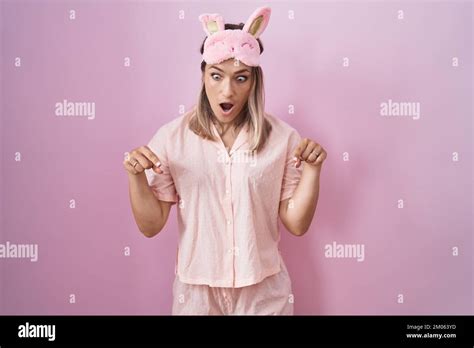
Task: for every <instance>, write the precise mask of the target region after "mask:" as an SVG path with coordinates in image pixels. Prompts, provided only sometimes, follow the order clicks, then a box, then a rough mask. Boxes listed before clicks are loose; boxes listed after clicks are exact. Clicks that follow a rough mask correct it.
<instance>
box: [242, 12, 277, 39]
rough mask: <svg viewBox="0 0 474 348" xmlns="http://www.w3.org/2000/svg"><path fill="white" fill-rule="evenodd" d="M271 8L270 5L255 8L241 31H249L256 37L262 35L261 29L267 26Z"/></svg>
mask: <svg viewBox="0 0 474 348" xmlns="http://www.w3.org/2000/svg"><path fill="white" fill-rule="evenodd" d="M271 13H272V9H271V8H270V7H259V8H257V9H256V10H255V11H254V12H253V13H252V14H251V15H250V17H249V19H247V22H246V23H245V25H244V27H243V28H242V30H243V31H247V32H249V33H250V34H251V35H253V36H254V37H255V38H256V39H257V38H258V37H259V36H260V35H262V33H263V31H264V30H265V28H266V27H267V24H268V21H269V20H270V14H271Z"/></svg>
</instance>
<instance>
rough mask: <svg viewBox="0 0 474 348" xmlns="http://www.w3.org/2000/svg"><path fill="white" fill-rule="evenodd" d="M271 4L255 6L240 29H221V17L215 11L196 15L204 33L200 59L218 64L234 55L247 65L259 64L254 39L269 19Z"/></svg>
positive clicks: (258, 48) (257, 50) (257, 47)
mask: <svg viewBox="0 0 474 348" xmlns="http://www.w3.org/2000/svg"><path fill="white" fill-rule="evenodd" d="M271 11H272V10H271V8H270V7H259V8H257V9H256V10H255V11H254V12H253V13H252V14H251V15H250V17H249V19H247V22H246V23H245V25H244V27H243V28H242V30H240V29H236V30H232V29H227V30H225V29H224V18H222V16H221V15H220V14H218V13H203V14H202V15H200V16H199V20H200V21H201V23H202V26H203V28H204V31H205V32H206V34H207V38H206V41H205V42H204V53H203V59H204V61H205V62H206V63H207V64H219V63H221V62H223V61H224V60H227V59H229V58H235V59H237V60H239V61H241V62H242V63H244V64H246V65H249V66H258V65H259V58H260V47H259V45H258V42H257V39H258V37H259V36H260V35H261V34H262V33H263V31H264V30H265V28H266V27H267V24H268V21H269V20H270V14H271Z"/></svg>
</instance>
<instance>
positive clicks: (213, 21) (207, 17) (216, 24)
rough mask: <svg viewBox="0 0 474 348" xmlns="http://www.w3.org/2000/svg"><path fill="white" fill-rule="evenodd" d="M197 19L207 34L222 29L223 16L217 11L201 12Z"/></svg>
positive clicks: (209, 34)
mask: <svg viewBox="0 0 474 348" xmlns="http://www.w3.org/2000/svg"><path fill="white" fill-rule="evenodd" d="M199 20H200V21H201V23H202V27H203V29H204V31H205V32H206V34H207V36H211V35H212V34H214V33H216V32H218V31H224V18H222V16H221V15H220V14H218V13H203V14H202V15H200V16H199Z"/></svg>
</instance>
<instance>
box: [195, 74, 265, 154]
mask: <svg viewBox="0 0 474 348" xmlns="http://www.w3.org/2000/svg"><path fill="white" fill-rule="evenodd" d="M242 113H243V116H242V117H240V116H239V117H240V119H239V121H238V124H236V130H238V129H240V128H241V127H242V126H244V125H245V123H247V124H248V126H249V150H250V151H254V150H255V151H256V152H258V151H260V150H261V149H263V147H264V146H265V143H266V141H267V139H268V137H269V136H270V132H271V129H272V126H271V124H270V122H269V121H268V120H267V118H266V117H265V89H264V85H263V71H262V69H261V68H260V67H259V66H257V67H252V86H251V87H250V94H249V97H248V100H247V103H245V105H244V108H243V109H242ZM215 120H216V117H215V115H214V113H213V111H212V108H211V105H210V104H209V99H208V98H207V94H206V89H205V86H204V82H202V84H201V91H200V93H199V98H198V103H197V105H196V108H195V110H194V113H193V114H192V116H191V118H190V120H189V129H190V130H192V131H193V132H194V133H196V134H197V135H199V136H200V137H202V138H204V139H209V140H211V141H218V138H217V137H216V136H214V134H213V133H212V130H211V122H213V121H215Z"/></svg>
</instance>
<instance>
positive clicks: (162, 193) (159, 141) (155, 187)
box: [145, 127, 178, 204]
mask: <svg viewBox="0 0 474 348" xmlns="http://www.w3.org/2000/svg"><path fill="white" fill-rule="evenodd" d="M166 135H167V134H166V128H165V127H161V128H160V129H158V131H157V132H156V133H155V135H154V136H153V137H152V139H151V140H150V142H149V143H148V147H149V148H150V150H151V151H153V152H154V153H155V154H156V155H157V156H158V158H159V159H160V163H161V167H160V169H161V170H162V171H163V173H161V174H160V173H156V172H154V171H153V169H145V175H146V178H147V180H148V185H149V186H150V187H151V189H152V191H153V194H154V195H155V197H156V198H157V199H159V200H160V201H165V202H174V203H176V202H178V195H177V192H176V187H175V185H174V181H173V177H172V176H171V173H170V169H169V162H168V152H167V146H166V143H167V136H166ZM174 203H173V204H174Z"/></svg>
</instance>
